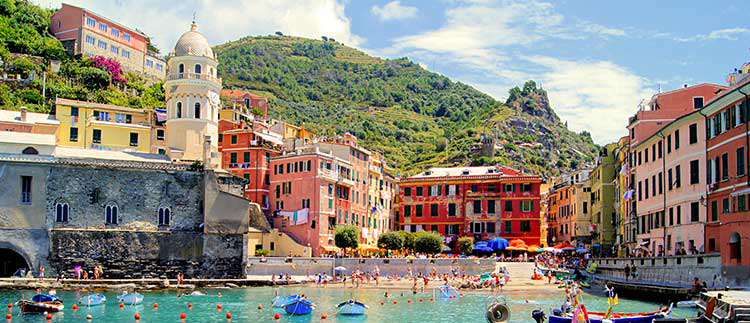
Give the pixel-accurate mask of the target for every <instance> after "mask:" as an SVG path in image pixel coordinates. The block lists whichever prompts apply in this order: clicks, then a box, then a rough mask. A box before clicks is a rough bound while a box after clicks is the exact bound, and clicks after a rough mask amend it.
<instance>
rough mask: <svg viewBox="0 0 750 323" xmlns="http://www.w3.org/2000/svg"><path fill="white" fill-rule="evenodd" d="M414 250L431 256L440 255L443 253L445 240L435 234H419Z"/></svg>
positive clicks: (425, 232) (424, 232) (423, 232)
mask: <svg viewBox="0 0 750 323" xmlns="http://www.w3.org/2000/svg"><path fill="white" fill-rule="evenodd" d="M414 250H415V251H416V252H419V253H426V254H430V255H434V254H436V253H440V252H441V251H443V238H441V237H440V235H439V234H437V233H435V232H427V231H422V232H419V233H417V235H416V239H415V240H414Z"/></svg>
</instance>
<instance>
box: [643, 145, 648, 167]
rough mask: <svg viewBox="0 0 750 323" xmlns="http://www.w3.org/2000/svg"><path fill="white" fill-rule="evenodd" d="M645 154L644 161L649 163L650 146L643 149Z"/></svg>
mask: <svg viewBox="0 0 750 323" xmlns="http://www.w3.org/2000/svg"><path fill="white" fill-rule="evenodd" d="M643 156H644V157H643V158H644V159H643V162H644V163H648V148H646V149H644V150H643Z"/></svg>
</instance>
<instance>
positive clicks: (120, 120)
mask: <svg viewBox="0 0 750 323" xmlns="http://www.w3.org/2000/svg"><path fill="white" fill-rule="evenodd" d="M152 114H153V111H151V110H139V109H131V108H126V107H120V106H115V105H109V104H100V103H92V102H84V101H76V100H69V99H57V100H55V118H56V119H57V120H58V121H59V122H60V126H59V127H58V128H57V144H58V145H59V146H63V147H76V148H83V149H102V150H122V151H136V152H140V153H150V152H151V144H152V142H151V128H152V127H151V120H153V115H152Z"/></svg>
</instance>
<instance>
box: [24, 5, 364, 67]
mask: <svg viewBox="0 0 750 323" xmlns="http://www.w3.org/2000/svg"><path fill="white" fill-rule="evenodd" d="M37 1H39V2H40V4H42V5H45V6H46V5H47V4H48V3H47V2H42V1H40V0H37ZM61 2H62V1H61V0H53V1H52V7H53V8H59V7H60V6H61V4H60V3H61ZM64 2H66V3H70V4H72V5H76V6H81V7H84V8H86V9H89V10H91V11H93V12H96V13H98V14H101V15H104V16H105V17H107V18H110V19H114V20H115V21H117V22H118V23H121V24H124V25H126V26H128V27H131V28H138V29H139V30H141V31H143V32H144V33H145V34H146V35H148V36H151V37H152V38H153V40H154V42H155V43H156V45H157V46H158V47H159V48H160V49H161V50H162V53H164V54H166V53H167V52H170V51H172V50H173V48H174V44H175V43H176V42H177V39H178V38H179V37H180V35H182V33H184V32H186V31H188V30H189V29H190V21H191V20H192V17H193V12H195V13H196V20H197V22H198V26H199V28H198V31H200V32H201V33H202V34H203V35H204V36H206V38H207V39H208V41H209V43H211V44H221V43H225V42H228V41H232V40H236V39H239V38H241V37H244V36H248V35H257V34H272V33H274V32H276V31H281V32H283V33H284V34H287V35H294V36H302V37H309V38H320V37H321V36H328V37H332V38H335V39H336V40H337V41H340V42H343V43H345V44H347V45H350V46H360V45H362V44H363V43H364V41H365V40H364V39H363V38H361V37H359V36H357V35H354V34H352V32H351V28H350V25H351V23H350V21H349V18H348V17H347V16H346V14H345V13H344V8H345V6H344V4H342V3H341V2H340V1H337V0H307V1H296V0H188V1H178V2H175V1H150V0H118V1H111V0H65V1H64Z"/></svg>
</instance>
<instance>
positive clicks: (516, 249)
mask: <svg viewBox="0 0 750 323" xmlns="http://www.w3.org/2000/svg"><path fill="white" fill-rule="evenodd" d="M505 250H509V251H526V248H520V247H514V246H510V247H508V248H505Z"/></svg>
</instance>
